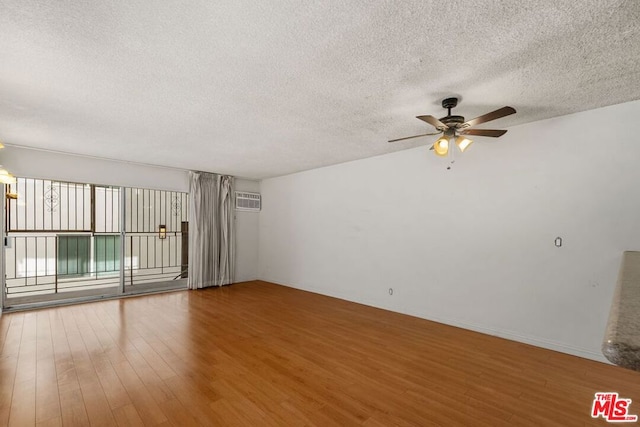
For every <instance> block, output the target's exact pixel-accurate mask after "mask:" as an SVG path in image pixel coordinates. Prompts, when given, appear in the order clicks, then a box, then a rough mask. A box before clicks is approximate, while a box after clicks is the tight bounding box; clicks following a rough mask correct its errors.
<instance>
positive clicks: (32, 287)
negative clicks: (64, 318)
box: [5, 233, 186, 298]
mask: <svg viewBox="0 0 640 427" xmlns="http://www.w3.org/2000/svg"><path fill="white" fill-rule="evenodd" d="M8 239H9V240H8V243H9V245H8V247H6V248H5V263H6V264H5V265H6V292H7V298H15V297H23V296H27V295H45V294H57V293H63V292H70V291H79V290H87V289H100V288H111V287H114V288H117V287H118V286H119V285H120V236H119V235H91V234H73V235H51V234H47V235H34V234H33V233H30V234H24V235H13V236H9V237H8ZM181 248H182V235H181V234H180V233H173V234H171V235H167V236H166V238H165V239H160V238H158V235H157V234H151V233H136V234H132V235H126V236H125V256H124V277H125V286H130V287H134V286H136V285H141V284H147V283H155V282H163V281H170V280H175V279H178V278H181V277H186V273H185V271H184V269H185V267H186V266H184V265H183V264H182V256H181Z"/></svg>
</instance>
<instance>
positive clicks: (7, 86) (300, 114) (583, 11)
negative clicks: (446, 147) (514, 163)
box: [0, 0, 640, 178]
mask: <svg viewBox="0 0 640 427" xmlns="http://www.w3.org/2000/svg"><path fill="white" fill-rule="evenodd" d="M639 60H640V2H639V1H636V0H627V1H624V0H588V1H562V0H560V1H558V0H530V1H526V2H511V1H506V0H504V1H497V0H494V1H489V0H472V1H471V0H469V1H466V0H465V1H461V0H449V1H446V2H444V1H443V2H435V1H424V0H419V1H397V0H392V1H318V2H299V1H293V0H284V1H255V0H252V1H247V0H235V1H217V2H216V1H210V0H192V1H189V2H185V1H173V0H165V1H160V2H150V1H148V0H119V1H97V0H94V1H88V0H84V1H82V0H76V1H72V2H61V1H60V2H58V1H42V0H0V138H1V139H3V140H4V142H5V143H7V144H14V145H20V146H29V147H38V148H44V149H50V150H56V151H62V152H70V153H78V154H85V155H93V156H99V157H105V158H111V159H120V160H127V161H138V162H144V163H151V164H158V165H165V166H174V167H180V168H186V169H196V170H205V171H214V172H220V173H229V174H233V175H236V176H241V177H246V178H265V177H271V176H277V175H283V174H288V173H292V172H296V171H300V170H305V169H311V168H315V167H319V166H324V165H330V164H335V163H339V162H344V161H348V160H353V159H358V158H364V157H369V156H373V155H377V154H383V153H387V152H391V151H397V150H401V149H406V148H412V147H415V146H417V145H420V144H425V143H427V142H428V141H429V139H427V138H424V139H422V140H412V141H408V142H405V143H398V144H388V143H387V142H386V141H387V139H391V138H398V137H402V136H408V135H413V134H417V133H426V132H429V131H430V130H431V128H430V127H429V126H428V125H426V124H424V123H422V122H420V121H418V120H417V119H415V116H416V115H419V114H433V115H436V116H438V117H439V116H442V115H444V114H443V113H444V110H442V109H441V107H440V105H439V102H440V101H441V100H442V98H444V97H446V96H450V95H459V96H461V98H462V101H461V103H460V106H459V108H458V109H456V110H454V111H455V112H457V113H458V114H462V115H464V116H465V117H467V118H471V117H475V116H477V115H480V114H483V113H485V112H488V111H490V110H493V109H496V108H499V107H502V106H504V105H511V106H513V107H515V108H516V109H517V110H518V114H516V115H514V116H511V117H508V118H505V119H502V120H501V121H499V122H495V125H493V124H492V126H491V127H498V128H501V127H504V126H512V125H515V124H520V123H525V122H530V121H534V120H540V119H544V118H549V117H554V116H559V115H564V114H568V113H572V112H577V111H583V110H588V109H593V108H597V107H601V106H605V105H611V104H617V103H621V102H626V101H631V100H636V99H640V65H638V64H639ZM594 126H597V124H594ZM485 127H486V126H485Z"/></svg>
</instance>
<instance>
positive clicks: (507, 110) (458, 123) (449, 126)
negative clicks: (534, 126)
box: [389, 98, 516, 156]
mask: <svg viewBox="0 0 640 427" xmlns="http://www.w3.org/2000/svg"><path fill="white" fill-rule="evenodd" d="M457 105H458V98H446V99H445V100H443V101H442V108H446V109H447V110H448V113H447V116H446V117H442V118H441V119H436V118H435V117H433V116H417V117H416V118H417V119H420V120H422V121H424V122H427V123H429V124H430V125H432V126H433V127H435V128H436V130H437V132H433V133H424V134H421V135H414V136H407V137H404V138H398V139H392V140H390V141H389V142H398V141H404V140H405V139H411V138H420V137H422V136H428V135H439V134H442V136H441V137H440V138H438V139H437V140H436V142H434V143H433V145H432V146H431V150H434V152H435V153H436V154H437V155H438V156H446V155H447V154H448V153H449V144H450V142H453V141H454V140H455V144H456V145H457V146H458V148H459V149H460V151H461V152H464V151H465V150H466V149H467V148H469V146H470V145H471V144H472V143H473V141H472V140H470V139H469V138H467V137H466V135H475V136H489V137H492V138H497V137H499V136H502V135H504V134H505V133H507V131H506V130H497V129H471V128H472V127H473V126H476V125H479V124H481V123H486V122H490V121H491V120H496V119H500V118H502V117H505V116H509V115H511V114H514V113H515V112H516V110H515V109H514V108H512V107H502V108H500V109H498V110H495V111H492V112H490V113H487V114H483V115H482V116H479V117H476V118H475V119H471V120H468V121H466V122H465V121H464V117H462V116H453V115H451V109H452V108H455V107H456V106H457Z"/></svg>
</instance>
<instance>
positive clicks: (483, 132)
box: [459, 129, 507, 138]
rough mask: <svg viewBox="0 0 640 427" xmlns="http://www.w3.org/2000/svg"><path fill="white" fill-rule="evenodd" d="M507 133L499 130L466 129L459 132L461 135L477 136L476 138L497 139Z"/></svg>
mask: <svg viewBox="0 0 640 427" xmlns="http://www.w3.org/2000/svg"><path fill="white" fill-rule="evenodd" d="M505 133H507V131H506V130H497V129H464V130H462V131H460V132H459V134H460V135H476V136H491V137H493V138H497V137H499V136H502V135H504V134H505Z"/></svg>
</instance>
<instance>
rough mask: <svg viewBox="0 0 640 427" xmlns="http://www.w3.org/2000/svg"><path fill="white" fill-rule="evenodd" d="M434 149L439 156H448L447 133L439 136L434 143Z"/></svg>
mask: <svg viewBox="0 0 640 427" xmlns="http://www.w3.org/2000/svg"><path fill="white" fill-rule="evenodd" d="M433 151H434V152H435V153H436V154H437V155H438V156H441V157H444V156H446V155H447V153H449V137H448V136H447V135H442V136H441V137H440V138H438V139H437V140H436V142H435V143H434V144H433Z"/></svg>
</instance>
